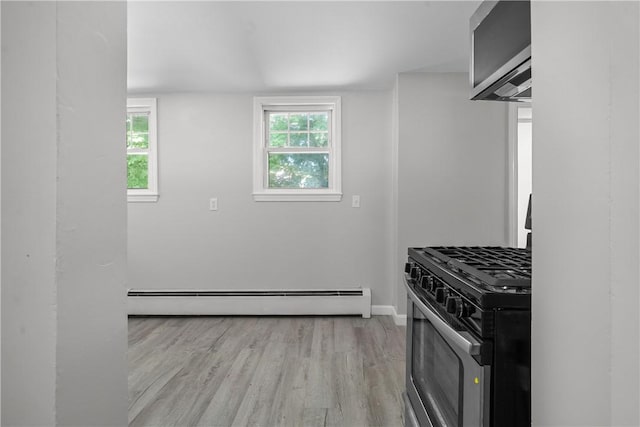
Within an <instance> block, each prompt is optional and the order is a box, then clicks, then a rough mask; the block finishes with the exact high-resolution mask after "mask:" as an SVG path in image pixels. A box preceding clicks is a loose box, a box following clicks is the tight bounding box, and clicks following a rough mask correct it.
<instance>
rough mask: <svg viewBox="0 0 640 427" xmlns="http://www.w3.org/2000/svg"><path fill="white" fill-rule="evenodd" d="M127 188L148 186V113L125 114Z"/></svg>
mask: <svg viewBox="0 0 640 427" xmlns="http://www.w3.org/2000/svg"><path fill="white" fill-rule="evenodd" d="M127 188H149V115H148V114H141V113H133V114H127Z"/></svg>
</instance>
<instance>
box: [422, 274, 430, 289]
mask: <svg viewBox="0 0 640 427" xmlns="http://www.w3.org/2000/svg"><path fill="white" fill-rule="evenodd" d="M429 279H431V277H429V276H422V277H421V278H420V287H421V288H422V289H427V290H428V289H429Z"/></svg>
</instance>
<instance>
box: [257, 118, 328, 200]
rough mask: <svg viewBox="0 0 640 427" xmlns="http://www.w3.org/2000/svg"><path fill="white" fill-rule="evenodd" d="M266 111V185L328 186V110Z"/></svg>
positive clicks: (287, 186)
mask: <svg viewBox="0 0 640 427" xmlns="http://www.w3.org/2000/svg"><path fill="white" fill-rule="evenodd" d="M266 114H267V115H268V118H267V121H268V123H269V143H268V148H267V151H268V157H269V162H268V163H269V172H268V173H269V188H329V152H328V147H329V113H328V112H326V111H320V112H295V113H279V112H278V113H276V112H267V113H266Z"/></svg>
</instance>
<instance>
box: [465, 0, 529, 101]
mask: <svg viewBox="0 0 640 427" xmlns="http://www.w3.org/2000/svg"><path fill="white" fill-rule="evenodd" d="M470 33H471V61H470V70H469V71H470V72H469V76H470V81H471V96H470V98H471V99H472V100H489V101H519V102H523V101H525V102H526V101H530V100H531V4H530V1H529V0H516V1H508V0H498V1H495V0H486V1H484V2H483V3H482V4H481V5H480V7H479V8H478V10H476V12H475V13H474V14H473V16H472V17H471V19H470Z"/></svg>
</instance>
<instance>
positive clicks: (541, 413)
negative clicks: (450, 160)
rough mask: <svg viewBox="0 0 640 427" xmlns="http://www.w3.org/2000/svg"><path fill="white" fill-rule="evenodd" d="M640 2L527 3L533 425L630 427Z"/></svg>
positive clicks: (633, 418)
mask: <svg viewBox="0 0 640 427" xmlns="http://www.w3.org/2000/svg"><path fill="white" fill-rule="evenodd" d="M639 22H640V19H639V8H638V3H637V2H567V3H559V2H532V37H533V39H532V48H533V52H532V55H533V61H534V62H533V80H534V82H535V83H534V86H535V88H534V103H533V109H534V115H535V120H534V122H533V198H534V200H533V207H534V208H533V214H532V215H533V227H534V230H533V233H534V244H533V271H534V274H533V289H534V293H533V321H532V413H533V425H535V426H558V425H563V426H578V425H589V426H596V425H597V426H637V425H639V424H640V416H639V406H638V402H639V401H640V393H639V390H638V383H639V381H638V380H639V379H640V377H639V372H638V360H639V351H638V347H639V345H638V340H639V318H638V302H639V300H638V298H639V294H638V283H639V280H638V279H639V271H638V268H639V262H638V261H639V251H638V239H639V227H638V218H639V217H638V213H639V208H638V203H639V197H638V192H639V181H638V179H639V174H638V171H639V163H640V160H639V152H638V140H639V137H640V132H639V131H638V118H639V113H640V111H639V108H638V107H639V106H638V99H639V90H638V86H639V82H638V79H639V77H638V76H639V75H640V69H639V65H638V57H639V33H638V24H639Z"/></svg>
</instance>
